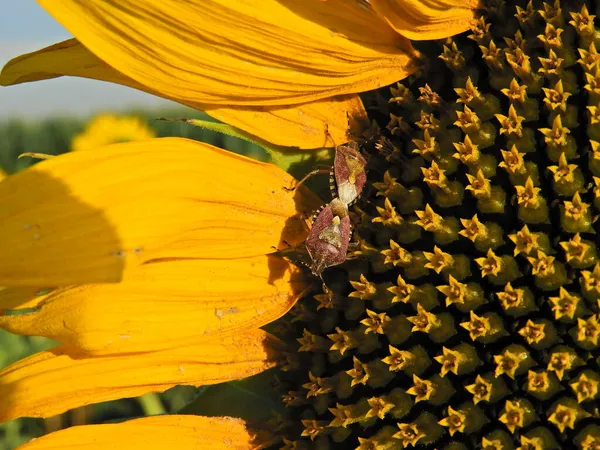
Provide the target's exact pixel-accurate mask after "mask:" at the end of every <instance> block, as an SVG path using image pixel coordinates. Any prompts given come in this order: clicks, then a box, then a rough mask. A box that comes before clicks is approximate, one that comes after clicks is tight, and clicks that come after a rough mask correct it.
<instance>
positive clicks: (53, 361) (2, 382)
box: [0, 329, 280, 422]
mask: <svg viewBox="0 0 600 450" xmlns="http://www.w3.org/2000/svg"><path fill="white" fill-rule="evenodd" d="M279 347H280V341H279V340H278V339H277V338H275V337H273V336H272V335H269V334H268V333H266V332H265V331H262V330H258V329H255V330H248V331H246V332H245V333H240V334H239V335H237V336H235V337H229V338H225V339H218V340H212V341H200V342H199V341H198V340H197V339H195V340H190V341H188V342H186V343H184V344H182V345H180V346H178V347H175V348H170V349H168V350H163V351H158V352H146V353H130V354H127V355H123V356H100V357H98V356H94V357H87V356H85V355H83V354H81V353H80V352H79V350H77V349H73V348H69V347H66V346H65V347H56V348H53V349H51V350H47V351H44V352H40V353H36V354H34V355H32V356H29V357H27V358H25V359H22V360H20V361H18V362H16V363H14V364H11V365H9V366H8V367H6V368H4V369H2V370H0V398H2V402H0V422H6V421H8V420H12V419H15V418H17V417H50V416H54V415H56V414H60V413H63V412H65V411H68V410H69V409H72V408H76V407H79V406H84V405H89V404H92V403H99V402H104V401H108V400H115V399H119V398H126V397H136V396H139V395H143V394H146V393H148V392H163V391H165V390H167V389H169V388H171V387H173V386H176V385H193V386H202V385H209V384H217V383H223V382H226V381H231V380H237V379H240V378H245V377H249V376H252V375H255V374H257V373H260V372H263V371H265V370H267V369H270V368H272V367H274V366H275V365H276V364H277V355H278V351H279Z"/></svg>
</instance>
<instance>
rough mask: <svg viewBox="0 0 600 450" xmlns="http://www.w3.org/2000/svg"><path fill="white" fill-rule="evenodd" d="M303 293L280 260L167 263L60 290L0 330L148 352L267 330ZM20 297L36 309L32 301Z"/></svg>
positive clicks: (5, 320) (94, 347) (111, 350)
mask: <svg viewBox="0 0 600 450" xmlns="http://www.w3.org/2000/svg"><path fill="white" fill-rule="evenodd" d="M305 288H306V284H305V278H304V275H303V272H302V271H301V270H300V269H298V268H297V267H296V266H294V265H291V264H290V263H288V262H287V261H286V260H284V259H283V258H280V257H276V256H256V257H251V258H239V259H226V260H220V259H205V260H202V259H183V260H170V259H163V260H156V261H154V262H151V263H149V264H144V265H142V266H139V267H137V268H136V269H135V270H132V271H131V272H130V273H129V275H128V277H127V278H125V279H124V280H123V281H121V282H120V283H108V284H93V285H82V286H74V287H70V288H62V289H57V290H56V291H54V292H51V293H49V294H46V295H44V296H43V298H41V299H40V300H38V301H37V305H38V306H39V310H36V311H34V312H24V313H22V314H10V315H0V327H2V328H4V329H6V330H8V331H10V332H12V333H16V334H22V335H34V336H45V337H48V338H51V339H54V340H56V341H59V342H61V343H62V344H66V345H69V346H74V347H78V348H80V349H82V350H83V351H85V352H87V353H91V354H116V353H128V352H146V351H152V350H156V349H163V348H175V347H177V346H179V345H181V342H185V341H186V340H189V339H190V338H191V337H194V336H197V337H198V338H201V337H202V338H204V339H206V340H208V339H214V338H215V337H228V336H235V335H239V334H242V333H245V332H246V330H248V329H253V328H258V327H261V326H263V325H266V324H268V323H270V322H272V321H274V320H276V319H278V318H279V317H281V316H283V315H284V314H285V313H286V312H287V311H288V310H289V309H290V308H291V307H292V306H293V305H294V303H295V302H296V300H297V299H298V298H299V297H300V296H301V294H302V293H303V291H304V289H305ZM2 294H3V292H2V291H0V309H4V308H5V306H4V303H5V302H4V297H3V295H2ZM22 298H23V300H24V301H27V302H28V306H31V305H35V302H34V299H33V298H32V297H29V298H27V297H25V296H24V297H22ZM9 301H12V304H13V305H14V303H15V301H14V298H13V299H10V298H9ZM16 312H18V311H16Z"/></svg>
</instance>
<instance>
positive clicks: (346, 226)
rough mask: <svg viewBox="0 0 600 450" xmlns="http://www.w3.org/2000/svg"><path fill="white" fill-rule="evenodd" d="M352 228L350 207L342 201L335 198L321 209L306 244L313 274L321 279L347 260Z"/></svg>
mask: <svg viewBox="0 0 600 450" xmlns="http://www.w3.org/2000/svg"><path fill="white" fill-rule="evenodd" d="M351 228H352V227H351V225H350V216H349V215H348V206H347V205H346V204H345V203H344V202H343V201H342V200H340V199H338V198H334V199H333V200H332V201H331V202H329V204H327V205H325V206H324V207H323V209H321V211H320V212H319V213H318V214H317V216H316V217H315V220H314V221H313V224H312V228H311V229H310V232H309V233H308V237H307V238H306V242H305V246H306V250H307V251H308V254H309V256H310V258H311V259H312V264H311V265H310V270H311V271H312V273H313V274H315V275H317V276H319V277H321V274H322V273H323V271H324V270H325V269H326V268H328V267H332V266H337V265H338V264H341V263H343V262H344V261H345V260H346V254H347V253H348V245H349V243H350V236H351V234H352V231H351Z"/></svg>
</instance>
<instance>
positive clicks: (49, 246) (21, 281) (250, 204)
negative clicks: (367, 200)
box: [0, 138, 319, 287]
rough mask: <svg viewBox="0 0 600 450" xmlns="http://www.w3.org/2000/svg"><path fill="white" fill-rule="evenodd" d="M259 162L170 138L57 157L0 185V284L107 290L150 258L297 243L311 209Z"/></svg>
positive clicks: (249, 252)
mask: <svg viewBox="0 0 600 450" xmlns="http://www.w3.org/2000/svg"><path fill="white" fill-rule="evenodd" d="M293 184H294V181H293V178H292V177H291V176H290V175H288V174H287V173H285V172H284V171H283V170H281V169H279V168H277V167H275V166H273V165H269V164H264V163H260V162H257V161H254V160H251V159H249V158H245V157H242V156H238V155H235V154H233V153H230V152H227V151H225V150H221V149H217V148H215V147H212V146H210V145H208V144H203V143H199V142H195V141H190V140H187V139H180V138H164V139H153V140H148V141H143V142H132V143H123V144H115V145H111V146H107V147H105V148H102V149H100V150H98V151H94V152H74V153H68V154H64V155H61V156H58V157H55V158H51V159H49V160H46V161H42V162H40V163H38V164H36V165H35V166H33V167H31V168H29V169H27V170H25V171H23V172H20V173H18V174H16V175H14V176H11V177H8V178H7V179H6V180H4V181H3V182H2V183H0V236H2V252H0V285H13V286H14V285H30V286H45V287H54V286H61V285H69V284H84V283H96V282H116V281H119V280H121V279H123V278H124V276H125V274H126V273H127V271H129V270H131V269H132V268H135V267H138V266H139V265H140V264H144V263H147V262H148V261H151V260H153V259H157V258H203V259H205V258H207V259H212V258H220V259H229V258H243V257H250V256H255V255H264V254H265V253H270V252H272V251H273V247H274V246H285V245H284V244H282V240H285V241H286V242H287V243H288V244H290V245H295V244H297V243H298V242H300V241H302V240H303V239H304V236H305V234H306V233H305V231H304V229H303V225H302V220H301V219H300V218H295V219H292V218H291V217H292V216H294V215H295V214H297V212H300V213H302V214H309V213H310V211H311V210H314V208H315V206H316V205H318V204H319V200H318V198H316V196H314V194H311V193H310V192H309V191H308V190H302V191H301V192H298V191H297V192H295V193H292V192H288V191H286V189H285V187H289V186H292V185H293Z"/></svg>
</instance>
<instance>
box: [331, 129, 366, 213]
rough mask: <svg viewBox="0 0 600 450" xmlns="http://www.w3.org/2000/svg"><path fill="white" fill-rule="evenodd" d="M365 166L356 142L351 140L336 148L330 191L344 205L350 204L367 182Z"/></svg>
mask: <svg viewBox="0 0 600 450" xmlns="http://www.w3.org/2000/svg"><path fill="white" fill-rule="evenodd" d="M366 166H367V160H366V159H365V158H364V157H363V156H362V155H361V154H360V152H359V146H358V144H357V143H356V142H354V141H351V142H349V143H348V144H346V145H340V146H339V147H337V148H336V150H335V159H334V161H333V168H332V174H331V175H332V176H331V180H332V186H331V189H332V190H331V192H332V195H333V196H334V197H336V196H337V197H338V198H339V199H340V200H341V201H342V202H343V203H344V204H345V205H346V206H350V205H352V204H353V203H354V202H355V201H356V200H357V199H358V197H359V196H360V194H361V192H362V190H363V189H364V187H365V183H366V182H367V171H366Z"/></svg>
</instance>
